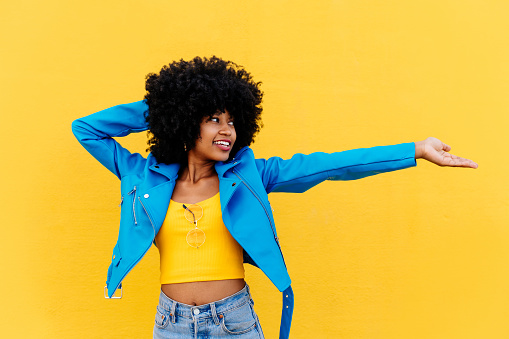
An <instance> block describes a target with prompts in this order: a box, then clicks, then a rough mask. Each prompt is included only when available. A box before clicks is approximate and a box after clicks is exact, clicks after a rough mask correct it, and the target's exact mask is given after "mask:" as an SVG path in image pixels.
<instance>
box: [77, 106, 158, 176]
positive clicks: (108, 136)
mask: <svg viewBox="0 0 509 339" xmlns="http://www.w3.org/2000/svg"><path fill="white" fill-rule="evenodd" d="M147 109H148V106H147V105H146V103H145V101H144V100H142V101H137V102H133V103H130V104H123V105H117V106H113V107H110V108H107V109H105V110H102V111H99V112H97V113H94V114H91V115H88V116H86V117H83V118H80V119H76V120H74V121H73V122H72V132H73V134H74V135H75V136H76V139H78V141H79V142H80V144H81V145H82V146H83V147H85V149H86V150H87V151H88V152H89V153H90V154H92V156H94V158H96V159H97V160H98V161H99V162H100V163H101V164H103V165H104V166H105V167H106V168H107V169H109V170H110V171H111V172H112V173H113V174H115V175H116V176H117V177H118V178H119V179H121V178H122V177H123V176H125V175H126V174H128V173H130V172H133V173H134V172H136V171H137V170H139V169H140V168H139V167H140V166H141V167H143V166H144V164H145V161H146V159H145V158H144V157H143V156H142V155H141V154H139V153H134V154H133V153H131V152H129V151H128V150H127V149H125V148H123V147H122V146H121V145H120V144H119V143H118V142H117V141H116V140H115V139H113V137H123V136H126V135H128V134H130V133H132V132H142V131H146V130H147V125H146V123H145V117H144V112H145V111H146V110H147Z"/></svg>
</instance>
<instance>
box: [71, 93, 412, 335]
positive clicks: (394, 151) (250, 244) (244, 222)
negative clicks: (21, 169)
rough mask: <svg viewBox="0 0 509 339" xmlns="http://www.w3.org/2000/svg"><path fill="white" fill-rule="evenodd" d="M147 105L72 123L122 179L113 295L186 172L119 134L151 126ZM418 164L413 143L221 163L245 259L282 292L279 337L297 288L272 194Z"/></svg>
mask: <svg viewBox="0 0 509 339" xmlns="http://www.w3.org/2000/svg"><path fill="white" fill-rule="evenodd" d="M147 109H148V106H147V105H146V103H145V102H144V101H138V102H133V103H130V104H124V105H118V106H114V107H111V108H108V109H105V110H103V111H100V112H97V113H94V114H91V115H89V116H86V117H84V118H81V119H77V120H75V121H73V123H72V131H73V133H74V135H75V136H76V138H77V139H78V141H79V142H80V143H81V145H83V147H85V149H86V150H87V151H88V152H90V154H92V155H93V156H94V157H95V158H96V159H97V160H98V161H99V162H101V164H103V165H104V166H105V167H106V168H108V169H109V170H110V171H111V172H113V173H114V174H115V175H116V176H117V177H118V178H119V179H120V180H121V195H122V198H121V199H122V200H121V212H120V230H119V236H118V241H117V243H116V245H115V247H114V248H113V254H112V262H111V264H110V266H109V268H108V274H107V280H106V286H107V287H106V288H107V297H109V298H111V297H112V296H113V295H114V293H115V291H116V290H117V289H120V288H121V287H122V280H123V279H124V278H125V276H126V275H127V274H128V273H129V272H130V271H131V269H132V268H133V267H134V266H135V265H136V264H137V263H138V262H139V261H140V260H141V258H142V257H143V256H144V255H145V253H146V252H147V251H148V249H149V248H150V246H151V245H152V243H153V241H154V238H155V236H156V234H157V232H158V231H159V228H160V227H161V225H162V223H163V220H164V218H165V215H166V211H167V210H168V205H169V203H170V198H171V196H172V192H173V189H174V187H175V181H176V179H177V174H178V171H179V165H178V164H164V163H158V162H157V161H156V159H155V158H154V157H153V155H152V154H151V153H150V154H148V156H147V158H145V157H143V156H142V155H140V154H138V153H135V154H132V153H131V152H129V151H128V150H127V149H125V148H123V147H122V146H121V145H120V144H119V143H118V142H117V141H116V140H114V139H113V137H122V136H126V135H128V134H129V133H131V132H141V131H145V130H147V125H146V123H145V118H144V115H143V113H144V112H145V111H146V110H147ZM415 164H416V162H415V145H414V143H405V144H399V145H393V146H378V147H373V148H366V149H356V150H350V151H344V152H337V153H331V154H328V153H320V152H318V153H312V154H309V155H304V154H295V155H294V156H293V157H292V158H291V159H288V160H283V159H281V158H279V157H272V158H269V159H256V158H255V157H254V155H253V152H252V150H251V149H250V148H249V147H244V148H242V149H241V150H239V151H238V152H237V154H236V155H235V157H234V159H233V160H231V161H228V162H217V163H216V165H215V168H216V171H217V174H218V176H219V192H220V200H221V209H222V216H223V221H224V224H225V226H226V227H227V228H228V230H229V231H230V233H231V235H232V236H233V238H235V240H236V241H237V242H238V243H239V244H240V245H241V246H242V248H243V249H244V262H247V263H249V264H252V265H255V266H257V267H259V268H260V269H261V270H262V271H263V272H264V273H265V274H266V275H267V277H268V278H269V279H270V280H271V281H272V283H273V284H274V285H275V286H276V287H277V288H278V289H279V291H282V292H283V312H282V318H281V328H280V338H288V336H289V332H290V324H291V318H292V313H293V292H292V289H291V286H290V283H291V280H290V277H289V275H288V271H287V269H286V265H285V262H284V259H283V254H282V252H281V247H280V245H279V239H278V236H277V233H276V227H275V225H274V218H273V216H272V209H271V206H270V203H269V200H268V193H270V192H298V193H300V192H305V191H306V190H308V189H309V188H311V187H313V186H315V185H316V184H318V183H320V182H322V181H324V180H353V179H359V178H363V177H366V176H370V175H374V174H378V173H382V172H388V171H394V170H398V169H402V168H406V167H410V166H415ZM106 288H105V289H106Z"/></svg>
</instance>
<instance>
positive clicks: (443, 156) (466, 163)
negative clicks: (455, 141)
mask: <svg viewBox="0 0 509 339" xmlns="http://www.w3.org/2000/svg"><path fill="white" fill-rule="evenodd" d="M450 150H451V146H449V145H446V144H444V143H443V142H441V141H440V140H438V139H437V138H427V139H426V140H423V141H418V142H416V143H415V158H416V159H419V158H421V159H426V160H428V161H429V162H432V163H434V164H437V165H439V166H451V167H470V168H477V164H476V163H475V162H473V161H472V160H469V159H465V158H461V157H458V156H455V155H452V154H449V153H448V152H449V151H450Z"/></svg>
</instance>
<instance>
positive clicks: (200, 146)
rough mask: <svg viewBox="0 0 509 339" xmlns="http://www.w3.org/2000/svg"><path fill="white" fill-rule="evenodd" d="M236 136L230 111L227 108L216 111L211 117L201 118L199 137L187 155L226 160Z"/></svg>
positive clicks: (202, 158)
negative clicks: (222, 110)
mask: <svg viewBox="0 0 509 339" xmlns="http://www.w3.org/2000/svg"><path fill="white" fill-rule="evenodd" d="M236 138H237V134H236V132H235V126H234V125H233V118H232V117H231V116H230V113H228V111H227V110H225V111H224V112H219V111H218V112H216V113H215V114H214V115H212V116H211V117H209V116H206V117H204V118H203V120H202V122H201V124H200V137H199V138H198V140H196V143H195V146H194V147H193V149H191V150H189V152H188V156H189V157H196V158H198V159H201V160H205V161H226V160H228V158H229V156H230V151H231V149H232V147H233V144H234V143H235V140H236Z"/></svg>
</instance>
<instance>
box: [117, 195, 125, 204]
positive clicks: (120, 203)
mask: <svg viewBox="0 0 509 339" xmlns="http://www.w3.org/2000/svg"><path fill="white" fill-rule="evenodd" d="M122 201H124V196H122V199H120V204H118V207H120V206H122Z"/></svg>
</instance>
